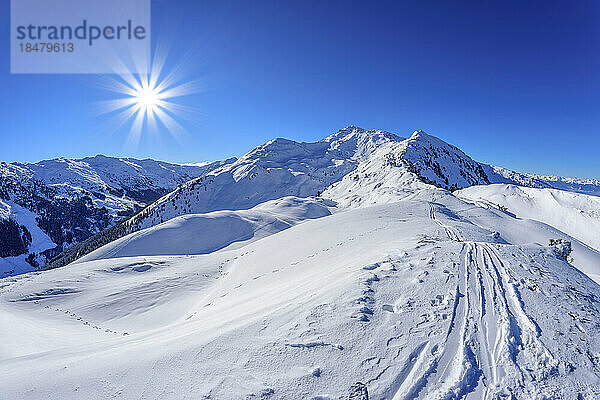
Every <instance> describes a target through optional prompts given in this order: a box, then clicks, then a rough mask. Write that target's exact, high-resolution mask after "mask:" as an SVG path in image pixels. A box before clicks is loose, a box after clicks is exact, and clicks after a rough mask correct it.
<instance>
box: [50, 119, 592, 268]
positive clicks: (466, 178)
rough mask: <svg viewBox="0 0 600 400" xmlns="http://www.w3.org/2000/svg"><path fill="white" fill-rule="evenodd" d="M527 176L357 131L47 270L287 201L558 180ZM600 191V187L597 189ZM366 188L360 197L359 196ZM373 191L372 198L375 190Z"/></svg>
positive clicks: (574, 185) (223, 178) (294, 153)
mask: <svg viewBox="0 0 600 400" xmlns="http://www.w3.org/2000/svg"><path fill="white" fill-rule="evenodd" d="M544 179H546V178H543V177H536V176H534V175H526V174H519V173H516V172H512V171H509V170H506V169H502V168H498V167H493V166H490V165H486V164H482V163H479V162H476V161H474V160H473V159H471V158H470V157H469V156H468V155H466V154H465V153H464V152H462V151H461V150H460V149H458V148H457V147H455V146H452V145H450V144H448V143H446V142H444V141H442V140H440V139H438V138H436V137H433V136H431V135H428V134H426V133H424V132H422V131H416V132H415V133H414V134H413V135H412V136H411V137H410V138H408V139H401V138H399V137H397V136H395V135H393V134H390V133H387V132H383V131H377V130H364V129H361V128H358V127H354V126H350V127H347V128H344V129H342V130H340V131H338V132H336V133H335V134H333V135H331V136H329V137H327V138H325V139H323V140H321V141H319V142H315V143H299V142H294V141H291V140H287V139H281V138H280V139H275V140H272V141H270V142H268V143H265V144H263V145H261V146H258V147H257V148H255V149H253V150H252V151H250V152H249V153H248V154H246V155H244V156H243V157H241V158H240V159H238V160H237V161H235V162H232V163H227V164H226V165H224V166H222V167H220V168H215V169H214V170H212V172H209V173H207V174H204V175H203V176H201V177H199V178H197V179H193V180H191V181H190V182H187V183H185V184H183V185H181V186H179V187H178V188H177V189H176V190H174V191H173V192H172V193H169V194H168V195H166V196H164V197H162V198H160V199H159V200H157V201H156V202H154V203H153V204H151V205H150V206H148V207H147V208H146V209H145V210H143V211H142V212H140V213H139V214H137V215H135V216H134V217H132V218H130V219H129V220H127V221H126V222H124V223H123V224H122V226H119V227H117V228H116V229H110V230H108V231H106V232H102V233H101V234H99V235H97V236H95V237H93V238H91V239H90V240H88V241H86V242H84V243H81V244H80V245H78V246H74V247H73V248H70V249H69V250H68V251H67V252H65V253H64V254H62V255H61V256H60V257H58V258H57V259H56V260H55V261H54V262H52V263H51V264H49V265H47V266H46V267H47V268H55V267H61V266H64V265H66V264H68V263H70V262H72V261H74V260H76V259H78V258H79V257H81V256H82V255H85V254H87V253H89V252H90V251H93V250H95V249H97V248H99V247H100V246H102V245H105V244H107V243H110V242H111V241H113V240H115V239H118V238H121V237H123V236H125V235H127V234H130V233H132V232H136V231H138V230H140V229H145V228H149V227H152V226H155V225H158V224H162V223H164V222H166V221H168V220H170V219H171V218H174V217H177V216H182V215H186V214H190V213H206V212H212V211H217V210H244V209H248V208H251V207H254V206H256V205H257V204H260V203H262V202H264V201H268V200H272V199H277V198H280V197H283V196H299V197H309V196H315V195H317V196H318V195H321V194H322V195H323V196H324V197H327V198H330V199H332V200H333V201H336V202H338V203H339V206H340V207H342V208H343V207H359V206H363V205H365V204H373V203H380V204H381V203H383V202H392V201H397V200H398V198H402V197H404V196H412V195H413V194H414V189H415V188H419V187H421V188H422V187H424V186H426V185H424V184H433V185H435V186H438V187H441V188H445V189H450V190H454V189H457V188H462V187H468V186H471V185H482V184H489V183H518V184H521V185H526V186H531V187H550V186H551V183H552V182H554V183H556V182H557V179H554V180H551V179H550V178H548V179H549V180H548V179H547V180H544ZM560 179H562V180H561V182H562V183H561V184H562V186H563V187H565V188H568V187H567V186H569V185H571V186H569V187H570V188H571V189H572V190H573V191H587V192H590V193H592V192H594V191H595V190H596V189H598V193H600V183H598V182H595V183H594V182H593V181H589V182H587V183H586V185H587V186H585V185H583V181H580V180H574V179H573V180H569V179H567V178H560ZM596 184H597V185H596ZM356 188H361V191H360V194H357V193H356V192H354V193H353V190H356ZM367 188H368V190H367Z"/></svg>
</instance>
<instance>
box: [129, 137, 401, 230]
mask: <svg viewBox="0 0 600 400" xmlns="http://www.w3.org/2000/svg"><path fill="white" fill-rule="evenodd" d="M401 140H402V139H401V138H399V137H397V136H396V135H393V134H391V133H388V132H384V131H377V130H364V129H361V128H358V127H354V126H350V127H347V128H344V129H341V130H340V131H338V132H336V133H335V134H333V135H331V136H329V137H327V138H325V139H323V140H321V141H319V142H314V143H302V142H294V141H292V140H288V139H282V138H278V139H274V140H272V141H270V142H268V143H265V144H263V145H261V146H258V147H257V148H255V149H253V150H252V151H250V152H249V153H247V154H245V155H244V156H242V157H240V158H239V159H238V160H237V161H235V162H233V163H231V164H228V165H225V166H224V167H222V168H218V169H215V170H214V171H212V172H211V173H209V174H207V175H205V176H202V177H200V178H197V179H194V180H192V181H190V182H188V183H186V184H184V185H182V186H180V187H179V188H177V189H176V190H174V191H173V192H171V193H169V194H168V195H167V196H164V197H162V198H161V199H160V200H158V201H156V202H155V203H153V204H151V205H150V206H149V207H147V208H146V209H145V210H144V211H143V212H142V213H139V214H137V215H136V216H134V217H133V218H131V219H130V221H128V224H130V225H131V226H132V227H134V229H139V228H147V227H150V226H153V225H156V224H157V223H160V221H161V220H162V221H166V220H167V219H170V218H173V217H176V216H179V215H183V214H189V213H204V212H210V211H217V210H243V209H248V208H251V207H254V206H256V205H257V204H260V203H262V202H265V201H268V200H273V199H277V198H280V197H284V196H298V197H308V196H316V195H318V194H319V193H320V192H322V191H323V190H324V189H325V188H326V187H327V186H329V185H330V184H331V183H333V182H337V181H339V180H340V179H342V177H344V176H345V175H347V174H348V173H349V172H350V171H352V170H354V169H355V168H356V166H357V164H358V163H359V161H361V160H364V159H366V158H368V157H369V156H370V155H371V154H372V153H373V152H374V151H375V150H376V149H377V148H379V146H381V145H382V144H385V143H389V142H398V141H401Z"/></svg>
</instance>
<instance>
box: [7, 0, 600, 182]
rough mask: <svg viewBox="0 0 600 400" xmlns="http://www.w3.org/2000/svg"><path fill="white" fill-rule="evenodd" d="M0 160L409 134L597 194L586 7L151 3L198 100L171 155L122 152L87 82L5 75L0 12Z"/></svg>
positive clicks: (593, 30)
mask: <svg viewBox="0 0 600 400" xmlns="http://www.w3.org/2000/svg"><path fill="white" fill-rule="evenodd" d="M0 8H1V9H0V22H1V25H0V36H1V40H0V54H3V56H2V59H1V62H0V88H1V89H2V90H1V91H0V129H1V133H0V135H1V141H0V160H3V161H38V160H40V159H44V158H53V157H61V156H64V157H82V156H88V155H95V154H106V155H119V156H134V157H141V158H145V157H152V158H157V159H163V160H169V161H180V162H183V161H186V162H192V161H201V160H208V159H220V158H225V157H228V156H231V155H240V154H243V153H245V152H246V151H248V150H250V149H251V148H252V147H254V146H256V145H258V144H260V143H262V142H265V141H267V140H270V139H272V138H274V137H279V136H281V137H287V138H290V139H294V140H303V141H314V140H318V139H321V138H323V137H325V136H327V135H329V134H330V133H332V132H334V131H336V130H338V129H340V128H342V127H344V126H347V125H358V126H361V127H364V128H370V129H384V130H388V131H391V132H394V133H397V134H399V135H401V136H408V135H410V134H411V132H412V131H414V130H417V129H423V130H425V131H426V132H428V133H430V134H433V135H436V136H438V137H440V138H442V139H444V140H446V141H447V142H450V143H452V144H454V145H456V146H458V147H460V148H461V149H463V150H464V151H465V152H466V153H468V154H470V155H471V156H472V157H474V158H475V159H477V160H479V161H484V162H488V163H493V164H496V165H500V166H504V167H507V168H511V169H515V170H519V171H524V172H536V173H548V174H559V175H567V176H581V177H592V178H600V156H599V155H598V151H599V149H600V134H599V133H600V132H599V130H600V79H599V78H600V73H599V72H598V71H599V70H600V69H599V68H600V51H599V50H600V48H599V45H598V43H599V40H600V39H599V38H600V3H598V2H595V1H591V0H590V1H566V0H565V1H531V2H522V1H497V2H481V1H460V2H449V1H390V2H387V1H378V2H365V1H356V2H354V1H306V0H304V1H285V2H276V1H264V2H263V1H252V2H249V1H199V0H189V1H188V0H162V1H153V3H152V35H153V40H155V39H157V38H166V39H168V40H169V41H171V43H172V49H171V53H170V55H169V57H170V58H169V60H170V64H168V66H171V65H174V64H176V63H179V62H180V61H181V60H182V59H183V58H185V56H186V55H187V54H190V53H191V54H194V55H195V56H194V58H193V62H191V63H189V64H188V70H189V78H190V79H198V78H199V79H202V81H203V85H204V87H205V90H204V91H202V92H201V93H198V94H194V95H191V96H187V97H184V98H181V99H179V100H178V102H179V103H181V104H185V105H188V106H193V107H195V108H197V109H198V110H199V112H198V113H197V114H196V115H194V118H190V119H186V120H180V122H182V124H183V125H184V126H185V127H186V129H187V130H188V132H189V136H188V137H187V138H185V139H184V140H183V141H182V142H181V143H178V142H177V141H175V140H174V139H173V138H172V137H171V136H170V134H169V133H168V132H167V131H166V130H165V129H162V130H161V132H160V134H159V135H150V134H146V133H145V134H144V136H143V137H142V140H141V142H140V144H139V146H138V147H137V148H132V147H127V146H124V143H125V138H126V135H127V131H128V129H127V128H124V129H121V130H120V131H117V132H110V129H109V125H110V124H109V123H108V120H107V118H106V117H98V116H97V115H95V113H94V107H93V103H94V102H95V101H98V100H104V99H110V98H113V97H114V96H113V95H111V94H110V93H108V92H107V91H106V90H104V89H101V88H99V87H97V85H96V84H95V79H94V77H91V76H85V75H11V74H10V59H9V35H10V32H9V29H10V19H9V2H8V1H7V0H5V1H2V2H1V5H0Z"/></svg>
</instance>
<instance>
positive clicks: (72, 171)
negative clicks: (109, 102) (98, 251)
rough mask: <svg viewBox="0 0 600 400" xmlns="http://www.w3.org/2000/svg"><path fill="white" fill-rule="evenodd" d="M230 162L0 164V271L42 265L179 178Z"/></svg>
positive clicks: (94, 160)
mask: <svg viewBox="0 0 600 400" xmlns="http://www.w3.org/2000/svg"><path fill="white" fill-rule="evenodd" d="M232 161H233V160H226V161H223V162H216V163H204V164H201V165H195V166H188V165H178V164H171V163H166V162H162V161H154V160H149V159H146V160H136V159H132V158H114V157H106V156H101V155H98V156H95V157H88V158H83V159H77V160H72V159H65V158H60V159H54V160H45V161H40V162H38V163H35V164H24V163H4V162H2V163H0V238H1V241H0V273H2V274H5V273H7V272H10V271H12V272H13V273H21V272H24V271H28V270H32V269H33V268H34V266H36V265H40V266H41V265H43V264H45V263H46V262H47V261H48V260H50V259H51V258H52V257H54V256H55V255H56V254H58V253H60V252H61V251H62V250H64V249H65V248H67V247H69V246H71V245H73V244H75V243H78V242H81V241H83V240H85V239H87V238H88V237H90V236H91V235H93V234H95V233H98V232H100V231H102V230H104V229H106V228H108V227H110V226H112V225H114V224H115V223H116V222H118V221H120V220H122V219H123V218H124V217H127V216H129V215H131V214H132V213H133V212H134V211H136V210H139V209H140V208H142V207H143V206H145V205H146V204H147V203H149V202H151V201H153V200H156V199H157V198H159V197H160V196H162V195H164V194H166V193H168V192H169V191H171V190H173V189H174V188H176V187H177V186H178V185H180V184H181V183H184V182H186V181H188V180H190V179H192V178H194V177H196V176H199V175H202V174H203V173H206V172H208V171H210V170H211V169H213V168H216V167H218V166H221V165H223V164H225V163H227V162H232ZM26 260H27V261H26Z"/></svg>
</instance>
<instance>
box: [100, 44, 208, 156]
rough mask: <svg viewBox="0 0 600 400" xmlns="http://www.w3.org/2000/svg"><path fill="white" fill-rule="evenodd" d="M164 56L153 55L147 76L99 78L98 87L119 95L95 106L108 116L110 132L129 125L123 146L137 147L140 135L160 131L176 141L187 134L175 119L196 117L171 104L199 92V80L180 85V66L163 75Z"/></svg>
mask: <svg viewBox="0 0 600 400" xmlns="http://www.w3.org/2000/svg"><path fill="white" fill-rule="evenodd" d="M165 58H166V54H162V53H161V52H160V51H158V52H156V53H155V54H154V59H153V62H152V64H151V66H150V68H149V71H150V72H149V73H143V74H140V73H135V72H133V71H132V72H130V73H119V74H116V76H111V75H106V76H102V79H101V81H100V85H101V87H103V88H104V89H108V90H110V91H112V92H115V93H118V94H119V95H121V97H120V98H117V99H113V100H105V101H99V102H96V106H97V108H98V112H99V114H112V118H111V123H112V124H114V125H113V126H114V129H115V130H118V129H120V127H121V126H123V125H126V124H128V123H131V125H130V128H129V133H128V135H127V143H130V144H132V145H134V146H137V144H138V142H139V140H140V138H141V137H142V135H143V133H144V132H148V131H151V132H152V131H154V132H157V131H158V130H159V129H162V128H161V126H162V127H164V128H166V130H167V131H168V132H169V133H171V135H172V136H173V137H174V138H175V139H176V140H179V139H180V138H182V137H183V136H185V135H186V134H187V131H186V130H185V129H184V127H183V126H182V125H181V124H180V123H179V122H178V121H177V120H176V118H185V119H191V118H194V115H195V114H197V113H198V110H197V109H196V108H194V107H189V106H186V105H183V104H180V103H179V102H175V101H173V100H174V99H176V98H180V97H183V96H188V95H191V94H194V93H198V92H200V91H202V87H203V85H202V83H201V81H200V80H191V81H184V82H182V79H181V78H182V76H180V74H181V71H182V68H181V65H178V64H175V65H174V66H173V68H172V69H170V70H168V71H163V67H164V65H165Z"/></svg>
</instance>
